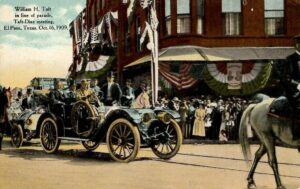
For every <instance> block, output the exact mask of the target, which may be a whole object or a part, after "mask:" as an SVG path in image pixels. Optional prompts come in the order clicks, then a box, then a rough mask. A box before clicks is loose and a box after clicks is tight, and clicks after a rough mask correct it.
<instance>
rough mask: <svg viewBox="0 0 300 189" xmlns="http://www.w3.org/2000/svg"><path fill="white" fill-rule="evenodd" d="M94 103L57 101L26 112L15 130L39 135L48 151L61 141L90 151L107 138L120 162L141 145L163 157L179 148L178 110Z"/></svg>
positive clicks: (128, 157) (109, 145)
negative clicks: (79, 144)
mask: <svg viewBox="0 0 300 189" xmlns="http://www.w3.org/2000/svg"><path fill="white" fill-rule="evenodd" d="M95 102H96V103H90V102H88V101H85V100H80V101H66V102H57V103H54V104H52V105H51V106H49V108H48V109H42V110H37V111H35V112H31V113H25V112H24V113H23V114H22V115H21V116H20V117H19V118H20V119H19V122H16V124H15V125H17V130H18V131H16V132H15V133H21V132H20V130H22V131H23V133H27V134H26V136H29V137H28V138H36V137H38V136H37V135H39V137H40V142H41V145H42V147H43V150H44V151H45V152H46V153H55V152H56V151H57V150H58V148H59V146H60V142H61V140H68V141H78V142H81V143H82V145H83V146H84V148H86V149H87V150H89V151H93V150H95V149H96V148H97V147H98V146H99V144H100V143H101V142H105V141H106V144H107V147H108V151H109V154H110V156H111V157H112V158H113V159H114V160H116V161H118V162H129V161H131V160H133V159H134V158H135V157H136V156H137V154H138V151H139V149H140V147H149V148H151V149H152V151H153V152H154V154H155V155H156V156H158V157H159V158H162V159H169V158H172V157H173V156H175V155H176V154H177V152H178V151H179V149H180V146H181V144H182V133H181V129H180V127H179V125H178V122H179V121H180V116H179V114H178V113H177V112H174V111H172V110H161V109H154V110H153V109H131V108H128V107H120V106H109V107H108V106H104V105H103V104H101V102H100V101H99V100H98V99H97V100H96V101H95ZM24 131H25V132H24ZM17 135H18V134H16V135H15V136H17ZM12 138H13V137H12ZM25 138H26V137H25ZM19 139H20V137H19ZM19 139H18V137H15V139H13V140H15V143H16V146H20V144H19V143H20V141H19Z"/></svg>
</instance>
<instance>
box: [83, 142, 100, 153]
mask: <svg viewBox="0 0 300 189" xmlns="http://www.w3.org/2000/svg"><path fill="white" fill-rule="evenodd" d="M81 143H82V145H83V146H84V148H85V149H87V150H88V151H94V150H96V149H97V148H98V147H99V145H100V142H94V141H82V142H81Z"/></svg>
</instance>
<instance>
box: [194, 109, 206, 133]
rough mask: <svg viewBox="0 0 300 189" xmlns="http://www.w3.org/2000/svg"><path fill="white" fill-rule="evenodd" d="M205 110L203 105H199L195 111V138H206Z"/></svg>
mask: <svg viewBox="0 0 300 189" xmlns="http://www.w3.org/2000/svg"><path fill="white" fill-rule="evenodd" d="M204 118H205V110H204V106H203V104H199V106H198V107H197V109H196V111H195V121H194V127H193V135H194V136H200V137H205V126H204V124H205V122H204Z"/></svg>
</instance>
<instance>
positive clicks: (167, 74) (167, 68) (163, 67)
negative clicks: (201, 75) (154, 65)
mask: <svg viewBox="0 0 300 189" xmlns="http://www.w3.org/2000/svg"><path fill="white" fill-rule="evenodd" d="M171 65H172V63H160V64H159V73H160V74H161V76H163V77H164V78H165V79H166V80H167V81H168V82H170V83H172V85H174V86H175V87H176V88H177V89H178V90H182V89H187V88H190V87H192V86H193V85H194V84H195V83H196V82H197V81H198V80H197V79H195V78H193V77H192V75H190V74H189V71H190V70H191V68H192V64H191V63H179V64H178V66H179V69H178V72H172V70H171Z"/></svg>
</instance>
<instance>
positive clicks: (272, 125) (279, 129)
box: [239, 98, 300, 189]
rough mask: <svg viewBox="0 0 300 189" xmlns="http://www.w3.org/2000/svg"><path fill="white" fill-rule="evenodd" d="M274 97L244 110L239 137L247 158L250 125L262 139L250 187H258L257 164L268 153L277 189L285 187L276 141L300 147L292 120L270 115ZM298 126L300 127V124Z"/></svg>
mask: <svg viewBox="0 0 300 189" xmlns="http://www.w3.org/2000/svg"><path fill="white" fill-rule="evenodd" d="M273 100H274V98H269V99H267V100H263V101H262V102H260V103H258V104H251V105H249V107H248V108H247V109H246V110H245V111H244V112H243V115H242V118H241V122H240V131H239V139H240V143H241V145H242V150H243V155H244V158H245V160H247V161H249V160H250V155H251V154H250V148H249V142H248V136H247V131H248V130H249V129H247V128H248V127H249V126H251V127H252V129H253V130H254V132H255V134H256V136H257V138H258V139H259V141H260V147H259V149H258V150H257V151H256V153H255V158H254V161H253V163H252V167H251V169H250V171H249V174H248V177H247V181H248V188H256V185H255V182H254V179H253V175H254V172H255V169H256V166H257V164H258V162H259V160H260V159H261V157H262V156H263V155H264V154H266V153H267V155H268V162H269V165H270V166H271V168H272V169H273V172H274V176H275V181H276V184H277V189H285V187H284V186H283V185H282V183H281V180H280V175H279V172H278V165H277V159H276V153H275V142H276V141H279V142H281V143H284V144H286V145H288V146H289V147H293V148H298V150H299V147H300V140H299V139H295V137H294V136H293V129H294V128H293V123H292V121H291V120H289V119H286V118H281V117H274V116H271V115H269V114H268V113H269V107H270V104H271V103H272V102H273ZM296 128H298V129H299V128H300V125H298V127H297V126H296Z"/></svg>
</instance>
